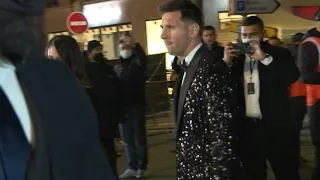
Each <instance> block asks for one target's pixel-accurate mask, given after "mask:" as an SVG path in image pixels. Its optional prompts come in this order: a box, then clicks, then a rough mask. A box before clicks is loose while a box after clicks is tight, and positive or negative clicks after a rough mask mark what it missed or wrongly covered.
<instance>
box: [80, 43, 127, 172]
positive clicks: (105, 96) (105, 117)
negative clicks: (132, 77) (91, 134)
mask: <svg viewBox="0 0 320 180" xmlns="http://www.w3.org/2000/svg"><path fill="white" fill-rule="evenodd" d="M87 49H88V59H89V61H87V62H86V66H85V67H86V72H87V75H88V78H89V80H90V82H91V84H92V85H93V87H95V89H96V92H97V93H96V97H98V99H99V101H98V102H99V106H97V107H98V108H97V114H98V117H99V119H98V120H99V124H100V138H101V142H102V145H103V146H104V149H105V150H106V154H107V157H108V160H109V162H110V164H111V167H112V170H113V172H114V174H116V176H118V174H117V170H116V168H117V166H116V156H117V155H116V152H115V138H116V137H117V125H118V123H121V122H122V120H123V119H124V116H123V105H122V89H121V84H120V80H119V78H118V77H117V75H116V73H115V72H114V70H113V68H112V67H111V66H110V65H108V64H107V63H106V61H105V58H104V57H103V54H102V45H101V44H100V42H99V41H96V40H93V41H90V42H89V43H88V47H87Z"/></svg>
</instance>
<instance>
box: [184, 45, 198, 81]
mask: <svg viewBox="0 0 320 180" xmlns="http://www.w3.org/2000/svg"><path fill="white" fill-rule="evenodd" d="M201 46H202V43H199V44H198V45H197V46H196V47H195V48H193V50H192V51H191V52H190V53H189V54H188V55H187V56H186V57H185V58H184V60H185V62H186V66H187V67H188V66H189V64H190V63H191V61H192V59H193V57H194V55H195V54H196V53H197V51H198V50H199V49H200V47H201ZM185 77H186V72H184V74H183V79H182V84H181V87H182V86H183V82H184V79H185Z"/></svg>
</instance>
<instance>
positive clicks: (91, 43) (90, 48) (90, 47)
mask: <svg viewBox="0 0 320 180" xmlns="http://www.w3.org/2000/svg"><path fill="white" fill-rule="evenodd" d="M96 47H102V45H101V43H100V42H99V41H97V40H92V41H89V42H88V45H87V49H88V52H89V53H91V52H92V51H93V50H94V49H95V48H96Z"/></svg>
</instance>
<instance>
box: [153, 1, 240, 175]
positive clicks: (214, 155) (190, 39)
mask: <svg viewBox="0 0 320 180" xmlns="http://www.w3.org/2000/svg"><path fill="white" fill-rule="evenodd" d="M159 10H160V12H161V14H162V24H161V26H162V34H161V38H162V39H163V40H164V42H165V45H166V47H167V49H168V52H169V53H170V54H171V55H176V56H180V57H183V58H182V59H184V60H182V61H181V62H180V63H181V64H182V67H183V69H184V71H183V72H182V74H181V80H180V84H179V85H180V86H179V87H178V88H177V90H176V92H177V93H176V96H175V112H176V120H177V144H176V145H177V176H178V177H177V179H179V180H186V179H192V180H198V179H199V180H207V179H219V180H242V177H241V175H242V173H241V165H240V161H239V159H238V157H237V153H236V145H235V142H236V140H237V138H236V135H235V134H236V133H235V128H234V123H233V119H234V118H235V117H234V116H235V114H236V113H235V111H234V110H235V109H236V108H234V107H235V106H236V104H237V103H235V101H234V100H233V99H236V98H235V97H234V94H235V93H234V91H233V87H232V86H230V85H229V84H228V82H229V81H228V79H229V77H230V68H229V67H228V66H227V65H226V64H225V63H224V62H223V61H222V58H221V57H218V56H216V55H214V54H213V53H211V52H210V51H209V50H208V49H207V48H206V46H205V45H202V43H201V37H200V30H201V24H202V23H201V22H202V18H201V17H202V15H201V11H200V9H199V8H198V7H197V6H196V5H195V4H193V3H192V2H191V1H185V0H175V1H167V2H165V3H164V4H162V5H161V6H160V7H159Z"/></svg>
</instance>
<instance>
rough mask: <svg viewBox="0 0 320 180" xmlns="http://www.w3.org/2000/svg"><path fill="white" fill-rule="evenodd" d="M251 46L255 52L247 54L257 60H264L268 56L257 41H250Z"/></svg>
mask: <svg viewBox="0 0 320 180" xmlns="http://www.w3.org/2000/svg"><path fill="white" fill-rule="evenodd" d="M250 46H251V48H252V50H253V54H246V55H247V56H249V57H250V58H251V59H253V60H256V61H262V60H264V59H265V58H266V56H267V55H266V53H265V52H263V51H262V49H261V48H260V45H259V43H258V42H257V41H250Z"/></svg>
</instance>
